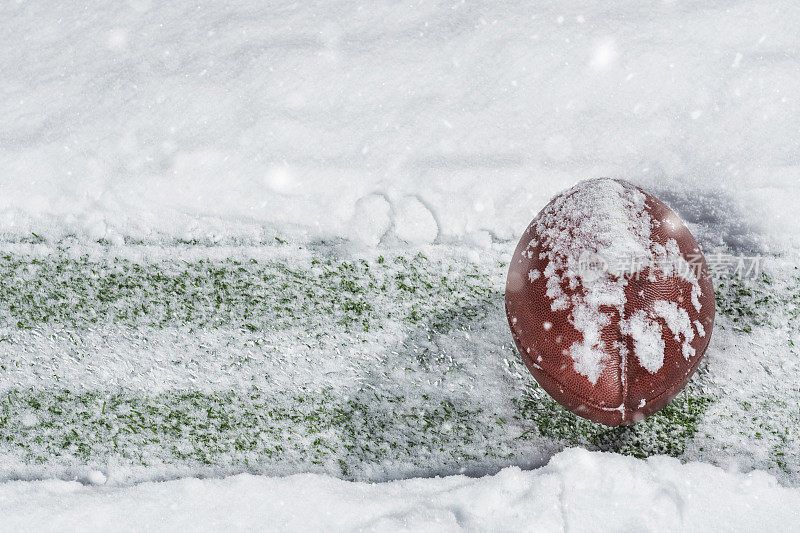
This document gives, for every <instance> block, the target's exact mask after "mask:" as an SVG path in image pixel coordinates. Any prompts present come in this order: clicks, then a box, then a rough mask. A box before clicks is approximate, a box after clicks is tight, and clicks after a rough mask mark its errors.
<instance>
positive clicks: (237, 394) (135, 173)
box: [0, 0, 800, 530]
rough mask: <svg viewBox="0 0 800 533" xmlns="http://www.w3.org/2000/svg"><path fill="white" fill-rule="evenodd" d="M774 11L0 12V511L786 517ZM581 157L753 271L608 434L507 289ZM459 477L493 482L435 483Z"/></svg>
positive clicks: (795, 112)
mask: <svg viewBox="0 0 800 533" xmlns="http://www.w3.org/2000/svg"><path fill="white" fill-rule="evenodd" d="M799 25H800V7H798V6H797V5H796V3H795V2H788V1H786V0H777V1H767V2H759V3H731V2H722V3H717V4H708V3H707V2H662V3H659V4H658V5H651V4H648V5H638V4H635V3H608V2H600V1H597V2H572V1H567V2H558V3H544V4H542V3H537V4H532V3H529V2H514V3H504V4H502V5H500V4H497V3H492V2H483V3H465V4H458V3H456V4H446V3H419V4H414V5H412V6H410V5H407V4H403V5H400V4H397V5H392V4H378V3H356V2H344V1H337V2H332V3H302V2H301V3H292V2H277V3H269V5H267V4H265V5H260V4H258V3H257V2H251V1H245V0H238V1H233V2H226V3H224V5H223V4H220V3H218V2H210V1H209V2H206V1H200V2H192V3H191V5H189V4H188V3H179V2H173V3H158V2H150V1H148V0H131V1H129V2H126V3H117V2H95V3H93V4H92V5H89V6H80V7H76V6H75V5H73V3H70V2H6V3H3V5H2V6H0V71H2V73H3V75H2V77H0V78H1V79H0V115H1V116H2V117H3V120H2V121H1V123H0V252H1V253H0V271H1V272H2V273H3V279H4V283H3V284H2V286H0V291H2V298H0V304H2V305H0V319H1V320H0V350H2V353H1V354H0V360H1V361H0V366H1V368H0V392H2V394H0V397H2V402H1V403H0V436H2V439H0V481H2V483H0V514H1V515H2V516H3V517H4V521H3V526H4V527H8V528H14V527H16V528H17V529H36V528H38V527H39V526H41V528H43V529H44V528H46V526H49V527H50V528H51V529H54V528H60V529H64V528H67V529H82V528H86V529H101V528H106V529H108V528H109V527H113V528H115V529H122V528H124V527H126V526H127V527H130V528H137V526H141V527H143V528H144V527H145V526H147V527H152V528H153V529H159V528H165V527H167V526H165V525H164V524H165V523H164V522H162V521H161V520H162V519H163V518H165V517H168V518H169V519H170V520H172V521H174V523H175V524H178V525H180V524H181V523H183V524H185V525H186V526H195V527H199V528H204V527H205V528H208V529H212V528H214V526H216V525H219V524H225V523H230V521H231V520H239V521H238V522H237V523H235V524H233V525H240V526H241V527H242V528H246V527H248V526H249V525H252V524H261V525H266V526H274V527H276V528H277V527H278V526H279V525H286V526H287V527H291V526H296V528H298V529H302V528H303V527H304V526H308V528H311V527H313V526H328V527H329V528H330V529H341V528H345V527H359V526H362V527H364V528H378V529H380V528H383V529H399V528H401V527H404V526H405V527H408V528H411V529H422V528H423V527H430V528H434V527H437V526H438V528H441V529H444V528H446V527H451V528H465V529H499V528H501V526H502V525H505V524H507V525H508V526H509V529H514V528H517V527H519V526H520V525H521V524H530V523H534V522H536V523H537V524H538V525H540V526H541V529H543V530H547V529H548V527H551V526H552V527H551V529H553V530H561V529H570V530H581V529H592V528H594V527H596V526H597V524H603V525H604V526H605V525H608V526H609V529H614V528H616V529H626V528H627V529H637V530H638V529H644V528H646V527H650V528H651V529H653V530H661V529H688V530H691V529H692V528H694V529H697V530H702V529H705V526H708V527H710V528H717V527H719V528H724V529H728V530H737V529H740V530H748V529H771V530H782V529H783V530H787V529H790V528H791V527H792V525H793V524H796V523H798V517H797V516H794V515H792V513H796V509H798V508H800V506H798V501H797V499H798V490H797V488H796V487H797V485H798V483H800V416H798V413H797V405H798V403H800V390H798V388H797V386H796V384H797V382H798V376H800V363H798V361H800V353H798V348H797V347H798V346H800V333H799V331H800V330H799V329H798V324H797V300H796V295H797V294H798V285H799V284H798V281H797V267H796V265H797V259H798V258H800V224H798V218H797V202H798V199H800V163H799V162H798V158H797V132H798V131H800V96H799V95H798V94H797V91H796V87H797V86H798V85H800V68H798V66H800V61H799V60H798V56H797V31H796V28H797V27H798V26H799ZM600 176H620V177H623V178H625V179H626V180H628V181H630V182H631V183H634V184H636V185H637V186H641V187H642V188H644V189H645V190H647V191H648V192H651V193H653V194H654V195H655V196H657V197H659V198H661V199H662V200H664V201H665V202H667V203H668V204H669V205H670V206H671V207H672V208H673V209H674V210H675V211H676V213H677V214H678V215H679V216H680V217H681V218H682V219H683V220H684V221H685V222H686V223H687V225H688V226H689V228H690V229H691V231H692V232H693V234H694V235H695V236H696V237H697V239H698V242H699V243H700V244H701V246H702V247H703V251H704V252H705V253H706V256H707V257H711V254H713V253H716V252H720V253H723V254H734V255H735V254H745V255H759V256H763V257H764V262H763V270H764V274H765V275H766V277H758V276H755V277H749V278H747V279H744V280H741V281H733V280H730V279H724V281H725V283H719V281H720V278H717V279H715V282H717V291H718V316H717V322H716V325H715V331H714V333H713V340H712V343H711V345H710V347H709V349H708V351H707V353H706V358H705V361H704V362H703V363H701V365H700V367H699V368H698V371H697V373H696V374H695V376H694V377H693V378H692V380H691V382H690V384H689V386H688V388H687V390H686V391H685V393H684V396H681V397H680V398H678V399H677V400H676V402H677V401H680V400H681V398H688V399H690V400H691V401H693V402H698V404H702V405H703V408H702V409H698V411H697V412H695V411H691V412H690V413H689V414H691V416H685V415H687V413H686V412H685V411H680V410H678V415H676V416H675V417H674V418H671V419H667V418H663V419H659V420H658V421H656V422H648V421H647V420H646V421H644V422H643V423H642V424H639V425H637V426H638V428H633V429H631V430H630V433H625V434H623V435H621V436H619V435H617V436H614V435H610V436H609V435H608V434H599V433H597V431H596V430H595V429H593V428H592V427H590V426H584V425H581V422H580V421H578V422H576V421H575V420H574V419H572V418H565V416H566V415H564V414H563V413H562V412H561V411H559V410H558V408H557V407H554V406H553V405H552V403H548V401H549V400H548V398H547V397H546V395H544V394H543V393H542V392H541V391H540V390H538V389H535V388H534V386H533V384H532V382H533V380H532V378H531V377H530V376H529V375H528V373H527V371H526V370H525V369H524V367H523V366H522V364H521V362H520V361H519V357H518V355H517V354H516V353H515V350H514V348H513V343H512V342H511V340H510V338H509V335H508V330H507V324H505V318H504V316H503V301H502V294H501V291H502V283H503V275H504V271H505V269H506V268H507V263H508V260H509V257H510V254H511V251H512V250H513V244H514V243H515V242H516V241H517V239H518V238H519V237H520V235H521V234H522V231H523V230H524V228H525V227H526V225H527V224H528V223H529V221H530V220H531V218H532V217H533V216H534V215H535V214H536V213H537V212H538V211H539V210H540V209H541V208H542V207H543V206H544V205H545V204H546V203H547V201H548V200H549V199H550V198H551V197H553V196H554V195H555V194H557V193H559V192H560V191H563V190H565V189H568V188H570V187H572V186H574V185H575V184H576V183H577V182H578V181H579V180H581V179H585V178H590V177H600ZM608 186H611V185H608ZM607 229H609V230H613V229H614V228H607ZM629 244H630V243H629ZM634 248H635V246H634ZM418 254H419V255H418ZM664 254H667V255H669V252H668V251H665V252H664ZM657 255H658V254H657ZM673 255H674V254H673ZM419 256H422V257H423V259H415V258H418V257H419ZM362 261H363V262H364V263H363V264H362ZM683 267H684V265H680V264H679V265H676V266H675V268H676V270H678V271H680V272H683V271H684V268H683ZM689 272H691V271H690V270H689ZM551 275H553V272H531V273H529V276H528V279H529V280H531V281H533V280H535V279H537V277H539V276H551ZM113 276H116V277H113ZM110 280H116V281H110ZM519 282H520V283H523V282H527V280H524V279H521V280H519ZM404 284H405V285H404ZM609 294H611V292H610V291H606V289H603V290H602V291H600V292H598V293H597V294H596V296H597V297H598V299H597V301H600V299H601V298H600V296H602V297H603V298H602V299H603V300H604V301H607V300H605V296H607V295H609ZM187 295H188V296H187ZM189 296H190V297H189ZM555 296H556V297H557V296H558V295H555ZM612 296H613V294H612ZM279 301H280V302H281V304H280V305H276V304H275V302H279ZM693 302H694V303H695V305H698V304H699V300H697V295H695V294H693ZM556 305H568V302H566V301H559V303H556ZM359 313H361V314H359ZM665 314H668V315H669V316H670V317H672V318H671V319H674V320H673V325H674V328H673V327H672V326H670V328H671V329H672V330H673V333H675V334H679V335H683V336H684V337H685V336H686V335H688V334H689V330H687V329H686V324H685V323H682V322H681V321H680V317H675V316H673V315H674V313H672V312H669V313H666V312H665ZM583 319H585V322H586V324H587V326H586V328H587V331H589V332H590V330H591V328H590V325H591V324H596V317H594V318H593V317H589V316H586V317H583ZM639 325H641V326H642V327H641V328H638V327H637V328H636V329H637V331H638V332H639V333H640V335H638V334H637V335H638V336H639V340H640V341H641V342H645V343H647V342H650V341H651V340H652V338H651V336H650V335H648V334H647V333H648V331H649V330H648V327H646V326H645V324H639ZM694 326H695V328H696V329H695V331H696V334H697V335H704V334H705V335H708V334H710V333H711V332H708V331H703V330H702V326H701V325H699V324H695V325H694ZM543 327H545V325H544V324H543ZM689 329H691V325H689ZM681 331H682V332H683V333H681ZM590 348H591V347H589V349H587V357H586V360H587V362H588V363H587V370H586V371H587V372H588V373H590V374H591V369H590V368H589V367H591V366H592V365H591V364H589V363H591V362H592V359H591V357H592V353H591V349H590ZM653 353H655V352H653ZM643 364H644V365H649V368H655V367H656V365H657V364H658V361H657V358H656V357H653V358H648V360H647V361H646V362H645V361H643ZM687 401H688V400H687ZM692 405H695V404H692ZM526 406H527V407H526ZM676 409H679V408H676ZM139 413H147V416H142V417H141V418H140V417H139ZM542 417H546V420H543V419H542ZM682 417H683V418H682ZM684 418H685V419H686V420H688V422H687V425H688V426H689V429H686V428H684V427H683V426H680V425H675V420H684ZM649 420H650V419H649ZM648 424H651V425H648ZM659 424H662V425H659ZM542 427H543V428H544V429H542ZM662 427H666V428H667V429H668V430H667V431H666V432H661V429H662ZM684 430H685V431H684ZM547 431H550V432H549V433H548V432H547ZM609 443H610V444H609ZM371 445H374V446H373V447H370V446H371ZM565 446H584V447H588V448H602V447H604V446H606V447H607V448H608V449H611V450H616V451H619V452H620V453H625V454H630V453H635V454H637V455H652V454H655V453H669V454H671V455H674V456H675V457H678V458H679V459H669V458H665V457H660V456H659V457H650V458H649V459H647V461H640V460H637V459H632V458H630V457H628V456H623V455H611V454H597V453H589V452H586V451H582V450H576V449H568V450H566V451H563V452H560V453H559V451H560V450H562V449H564V447H565ZM385 450H392V451H391V453H386V451H385ZM548 459H549V460H550V463H549V464H548V466H544V467H542V465H544V464H545V463H547V461H548ZM712 465H716V466H712ZM518 466H519V467H523V468H524V470H519V469H518V468H517V467H518ZM537 467H542V468H537ZM501 469H502V470H501ZM739 470H741V471H742V472H747V473H739V472H738V471H739ZM760 470H766V471H769V474H766V473H764V472H761V471H760ZM462 471H463V472H468V473H471V474H479V475H486V474H491V473H495V472H498V471H499V473H496V474H495V475H491V476H486V477H481V478H468V477H463V476H455V477H452V476H451V477H445V478H436V477H435V476H437V475H440V474H441V475H444V474H457V473H459V472H462ZM241 472H244V473H245V474H243V475H240V476H235V477H230V476H231V475H233V474H237V473H241ZM253 474H259V475H253ZM275 476H287V477H275ZM771 476H775V477H774V478H773V477H771ZM201 478H203V479H201ZM340 478H344V479H356V480H367V481H376V482H381V483H377V484H374V485H370V484H366V483H359V482H352V481H344V480H342V479H340ZM404 478H412V479H404ZM16 479H25V480H29V481H14V480H16ZM393 479H402V480H400V481H392V482H387V481H388V480H393ZM776 479H777V480H778V481H777V482H776ZM75 480H78V481H75ZM161 480H170V481H163V482H157V481H161ZM137 483H139V484H137ZM777 483H780V485H781V486H779V485H778V484H777ZM784 486H785V487H793V488H784ZM173 505H174V506H175V507H174V508H173V507H172V506H173ZM327 511H330V514H329V515H328V514H325V513H326V512H327ZM265 516H266V517H269V519H270V522H269V523H268V524H264V520H265V519H264V517H265ZM292 520H306V521H307V522H305V523H298V522H292ZM315 520H316V521H317V522H314V521H315ZM564 520H566V521H567V522H566V523H565V522H564ZM437 521H438V522H437ZM6 524H8V525H6ZM59 526H63V527H59Z"/></svg>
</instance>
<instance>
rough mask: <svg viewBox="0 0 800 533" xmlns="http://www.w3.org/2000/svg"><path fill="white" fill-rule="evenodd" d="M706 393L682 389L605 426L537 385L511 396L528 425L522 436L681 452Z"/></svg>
mask: <svg viewBox="0 0 800 533" xmlns="http://www.w3.org/2000/svg"><path fill="white" fill-rule="evenodd" d="M709 401H710V399H709V398H706V397H704V396H702V395H699V394H697V393H696V392H695V391H693V390H691V388H690V389H688V390H685V391H684V392H683V393H681V394H680V395H678V397H676V398H675V399H674V400H673V401H672V402H671V403H670V404H669V405H668V406H667V407H665V408H664V409H662V410H661V411H659V412H658V413H656V414H654V415H652V416H650V417H648V418H646V419H645V420H643V421H642V422H639V423H637V424H634V425H631V426H622V427H616V428H609V427H606V426H603V425H600V424H595V423H593V422H590V421H588V420H586V419H583V418H581V417H578V416H576V415H574V414H572V413H570V412H569V411H567V410H566V409H564V408H563V407H561V406H560V405H559V404H558V403H557V402H556V401H555V400H553V399H552V398H551V397H550V396H549V395H548V394H547V393H546V392H544V390H543V389H542V388H541V387H539V386H536V387H532V389H531V390H530V391H529V392H528V393H526V394H524V395H523V396H521V397H520V398H517V399H515V400H514V404H515V405H516V407H517V410H518V412H519V416H520V418H521V420H523V421H524V422H527V424H528V425H530V429H528V430H527V431H526V432H525V433H523V435H522V436H521V437H522V438H525V437H528V436H532V435H538V436H542V437H546V438H549V439H555V440H556V441H557V442H560V443H563V444H564V445H568V446H583V447H586V448H588V449H593V450H602V451H609V452H616V453H621V454H625V455H633V456H635V457H648V456H650V455H671V456H673V457H678V456H681V455H682V454H683V453H684V451H685V450H686V444H687V442H688V441H689V440H690V439H691V438H692V437H693V436H694V435H695V433H696V432H697V425H698V422H699V420H700V417H701V416H702V415H703V412H704V411H705V408H706V406H707V405H708V403H709Z"/></svg>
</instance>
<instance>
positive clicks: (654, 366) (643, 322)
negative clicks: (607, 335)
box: [620, 309, 664, 374]
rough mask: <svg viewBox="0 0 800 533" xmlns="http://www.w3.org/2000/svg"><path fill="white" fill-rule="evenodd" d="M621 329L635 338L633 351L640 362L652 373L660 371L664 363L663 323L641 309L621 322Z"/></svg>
mask: <svg viewBox="0 0 800 533" xmlns="http://www.w3.org/2000/svg"><path fill="white" fill-rule="evenodd" d="M620 331H621V332H622V333H623V334H625V335H630V336H631V338H632V339H633V353H634V355H635V356H636V358H637V359H638V360H639V364H640V365H642V367H643V368H644V369H646V370H647V371H648V372H650V373H651V374H655V373H656V372H658V371H659V369H661V367H662V366H663V364H664V339H663V338H661V324H659V323H658V321H656V320H653V319H652V318H650V317H649V316H648V315H647V312H646V311H644V310H641V309H640V310H639V311H637V312H635V313H634V314H633V315H632V316H631V317H630V318H629V319H627V320H623V321H621V322H620Z"/></svg>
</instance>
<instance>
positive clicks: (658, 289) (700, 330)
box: [506, 178, 714, 426]
mask: <svg viewBox="0 0 800 533" xmlns="http://www.w3.org/2000/svg"><path fill="white" fill-rule="evenodd" d="M506 314H507V317H508V322H509V325H510V326H511V332H512V335H513V338H514V342H515V343H516V346H517V348H518V349H519V351H520V353H521V355H522V358H523V360H524V361H525V365H526V366H527V367H528V369H529V370H530V372H531V373H532V374H533V376H534V378H535V379H536V381H537V382H538V383H539V384H540V385H541V386H542V387H543V388H544V390H545V391H547V392H548V393H549V394H550V395H551V396H552V397H553V398H554V399H555V400H556V401H558V402H559V403H560V404H561V405H562V406H564V407H565V408H566V409H568V410H570V411H572V412H573V413H575V414H577V415H579V416H582V417H584V418H587V419H589V420H592V421H594V422H598V423H601V424H605V425H608V426H619V425H626V424H632V423H634V422H638V421H640V420H642V419H644V418H645V417H647V416H650V415H651V414H653V413H655V412H657V411H658V410H659V409H661V408H662V407H664V406H665V405H667V404H668V403H669V402H670V401H671V400H672V399H673V398H674V397H675V396H676V395H677V394H678V393H679V392H680V391H681V390H682V389H683V387H684V386H685V385H686V383H687V381H688V380H689V378H690V377H691V376H692V374H693V373H694V371H695V370H696V369H697V365H698V363H699V362H700V360H701V359H702V357H703V353H704V352H705V350H706V347H707V346H708V343H709V340H710V338H711V332H712V329H713V326H714V287H713V283H712V280H711V276H710V274H709V270H708V265H707V263H706V260H705V258H704V256H703V254H702V252H701V250H700V247H699V245H698V244H697V241H696V240H695V239H694V237H693V236H692V234H691V233H690V232H689V230H688V229H687V227H686V225H685V224H684V223H683V222H682V221H681V220H680V218H679V217H678V216H677V215H676V214H675V213H674V212H673V211H672V210H671V209H670V208H669V207H667V205H666V204H664V203H663V202H661V201H660V200H658V199H657V198H655V197H654V196H652V195H651V194H648V193H647V192H645V191H643V190H642V189H640V188H638V187H636V186H634V185H632V184H630V183H628V182H625V181H622V180H616V179H609V178H601V179H593V180H587V181H582V182H580V183H578V184H577V185H576V186H574V187H572V188H571V189H569V190H567V191H564V192H562V193H560V194H558V195H557V196H556V197H555V198H553V199H552V200H551V201H550V202H549V203H548V204H547V205H546V206H545V207H544V209H542V211H541V212H540V213H539V214H538V215H537V216H536V218H534V219H533V221H532V222H531V223H530V225H529V226H528V228H527V230H526V231H525V233H524V234H523V236H522V239H520V241H519V244H518V245H517V248H516V250H515V252H514V255H513V257H512V259H511V264H510V267H509V272H508V278H507V282H506Z"/></svg>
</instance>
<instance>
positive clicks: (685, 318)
mask: <svg viewBox="0 0 800 533" xmlns="http://www.w3.org/2000/svg"><path fill="white" fill-rule="evenodd" d="M653 312H654V313H655V314H656V315H658V316H659V317H661V318H663V319H664V321H665V322H666V323H667V328H669V330H670V331H671V332H672V335H673V336H674V338H675V340H677V341H680V343H681V350H682V352H683V356H684V357H685V358H686V359H687V360H688V359H690V358H691V357H692V356H693V355H694V348H692V347H691V345H690V344H689V343H691V342H692V341H693V340H694V335H695V333H694V328H693V325H692V322H690V321H689V313H687V312H686V309H683V308H681V307H679V306H678V304H677V303H675V302H669V301H667V300H657V301H655V302H653Z"/></svg>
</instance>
